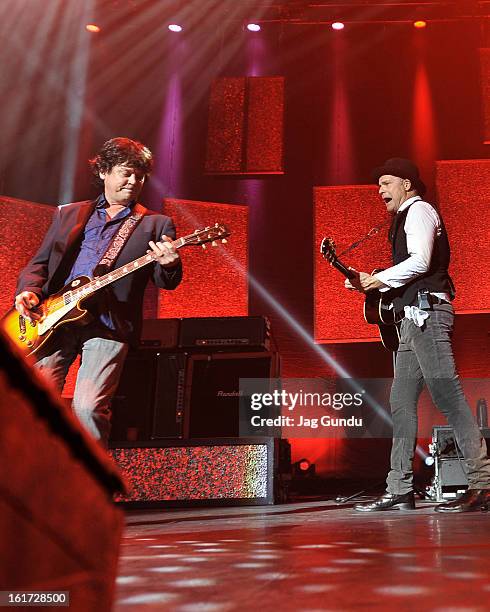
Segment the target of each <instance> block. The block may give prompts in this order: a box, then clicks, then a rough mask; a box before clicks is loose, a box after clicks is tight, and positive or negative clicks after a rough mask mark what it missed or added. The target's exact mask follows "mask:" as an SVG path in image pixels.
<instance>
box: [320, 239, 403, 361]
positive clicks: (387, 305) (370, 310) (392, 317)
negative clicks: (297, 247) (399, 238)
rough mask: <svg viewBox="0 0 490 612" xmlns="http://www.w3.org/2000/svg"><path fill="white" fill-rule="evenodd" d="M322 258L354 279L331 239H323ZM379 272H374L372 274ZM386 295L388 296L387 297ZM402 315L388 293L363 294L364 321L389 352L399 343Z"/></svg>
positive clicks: (395, 348) (396, 347)
mask: <svg viewBox="0 0 490 612" xmlns="http://www.w3.org/2000/svg"><path fill="white" fill-rule="evenodd" d="M320 251H321V254H322V256H323V257H324V258H325V259H326V260H327V261H328V262H329V263H330V264H331V265H332V266H333V267H334V268H335V269H336V270H338V271H339V272H340V273H341V274H343V275H344V276H345V277H346V278H348V279H349V280H351V279H353V278H355V277H356V274H355V272H354V271H353V270H350V269H349V268H348V267H347V266H346V265H345V264H343V263H342V262H341V261H340V259H339V258H338V257H337V255H336V253H335V243H334V241H333V240H332V239H331V238H327V237H325V238H324V239H323V240H322V244H321V247H320ZM376 272H379V270H374V271H373V274H375V273H376ZM387 294H388V295H387ZM402 318H403V315H401V316H400V315H397V313H396V312H395V309H394V308H393V305H392V303H391V300H390V297H389V292H381V291H378V290H377V289H374V290H373V291H369V292H368V293H366V294H365V301H364V319H365V320H366V323H372V324H374V325H377V326H378V329H379V335H380V337H381V342H382V343H383V346H384V347H385V348H387V349H388V350H390V351H396V350H397V349H398V345H399V343H400V333H399V329H398V328H399V322H400V320H401V319H402Z"/></svg>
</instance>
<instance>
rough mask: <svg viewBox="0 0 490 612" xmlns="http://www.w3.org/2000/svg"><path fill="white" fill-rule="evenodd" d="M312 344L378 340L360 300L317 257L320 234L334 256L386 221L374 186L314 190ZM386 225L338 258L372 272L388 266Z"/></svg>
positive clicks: (340, 277) (388, 253)
mask: <svg viewBox="0 0 490 612" xmlns="http://www.w3.org/2000/svg"><path fill="white" fill-rule="evenodd" d="M313 193H314V228H315V229H314V245H313V248H314V286H315V317H314V322H315V332H314V336H315V341H316V342H319V343H324V342H351V341H366V340H379V336H378V333H377V327H376V326H374V325H368V324H367V323H366V322H365V321H364V318H363V315H362V306H363V303H364V298H363V297H362V296H361V295H360V294H358V293H354V292H350V291H347V290H346V289H344V287H343V284H344V277H343V276H342V275H341V274H340V273H339V272H337V270H336V269H335V268H333V267H332V266H330V265H329V264H328V263H327V262H326V261H325V260H324V259H323V257H322V256H321V254H320V243H321V241H322V238H323V237H324V236H329V237H331V238H333V240H334V241H335V243H336V245H337V253H341V252H342V251H343V250H344V249H345V248H346V247H348V246H349V245H350V244H351V243H352V242H354V241H356V240H358V239H359V238H360V237H362V236H364V235H365V234H366V233H367V232H368V231H369V230H370V229H371V228H372V227H374V226H377V225H380V224H381V223H382V222H383V221H385V220H386V215H385V212H384V206H383V203H382V201H381V200H380V198H379V196H378V194H377V189H376V187H375V186H370V185H352V186H347V187H345V186H342V187H315V188H314V192H313ZM387 234H388V226H386V227H384V228H382V229H381V231H380V232H379V234H378V235H376V236H374V237H373V238H371V239H369V240H367V241H366V242H364V243H363V244H362V245H361V246H360V247H358V248H357V249H355V250H354V251H352V252H351V253H349V254H348V255H346V256H345V257H342V258H341V260H342V261H343V263H345V264H346V265H349V266H352V267H353V268H356V269H357V270H362V271H364V272H371V271H372V270H373V269H374V268H378V267H379V268H382V267H387V266H389V265H390V250H389V246H388V240H387Z"/></svg>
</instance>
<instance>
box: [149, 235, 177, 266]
mask: <svg viewBox="0 0 490 612" xmlns="http://www.w3.org/2000/svg"><path fill="white" fill-rule="evenodd" d="M149 246H150V248H151V250H152V251H153V252H154V253H155V254H156V255H158V257H157V258H156V259H155V261H156V262H157V263H159V264H160V265H161V266H163V267H164V268H173V267H174V266H176V265H177V261H178V260H179V259H180V256H179V254H178V253H177V249H176V248H175V246H174V245H173V243H172V239H171V238H169V237H168V236H162V239H161V241H159V242H153V240H150V242H149Z"/></svg>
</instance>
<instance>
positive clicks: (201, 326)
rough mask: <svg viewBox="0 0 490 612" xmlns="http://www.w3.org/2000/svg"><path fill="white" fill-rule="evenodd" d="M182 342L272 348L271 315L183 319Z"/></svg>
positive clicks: (206, 346) (190, 345)
mask: <svg viewBox="0 0 490 612" xmlns="http://www.w3.org/2000/svg"><path fill="white" fill-rule="evenodd" d="M179 346H180V347H181V348H184V349H208V350H209V349H211V350H226V349H230V350H235V351H236V350H241V349H245V350H264V351H268V350H270V346H271V338H270V322H269V319H268V318H267V317H194V318H189V319H182V321H181V326H180V337H179Z"/></svg>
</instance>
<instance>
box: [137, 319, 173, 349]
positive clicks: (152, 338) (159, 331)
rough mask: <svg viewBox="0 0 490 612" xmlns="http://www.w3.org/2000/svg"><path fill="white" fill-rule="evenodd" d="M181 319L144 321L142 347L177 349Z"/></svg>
mask: <svg viewBox="0 0 490 612" xmlns="http://www.w3.org/2000/svg"><path fill="white" fill-rule="evenodd" d="M179 327H180V319H143V326H142V328H141V340H140V345H141V346H142V347H148V348H160V349H175V348H177V343H178V340H179Z"/></svg>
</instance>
